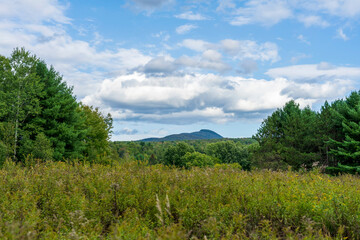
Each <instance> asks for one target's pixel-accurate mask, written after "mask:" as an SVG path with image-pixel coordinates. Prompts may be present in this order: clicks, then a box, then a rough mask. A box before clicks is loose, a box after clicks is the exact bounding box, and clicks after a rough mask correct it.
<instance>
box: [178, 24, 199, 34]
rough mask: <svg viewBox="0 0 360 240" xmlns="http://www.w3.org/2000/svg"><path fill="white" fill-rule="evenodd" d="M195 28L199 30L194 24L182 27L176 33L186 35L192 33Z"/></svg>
mask: <svg viewBox="0 0 360 240" xmlns="http://www.w3.org/2000/svg"><path fill="white" fill-rule="evenodd" d="M195 28H197V26H196V25H193V24H185V25H181V26H179V27H177V28H176V33H177V34H186V33H188V32H190V31H191V30H193V29H195Z"/></svg>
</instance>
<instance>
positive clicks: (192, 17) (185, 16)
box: [175, 11, 208, 21]
mask: <svg viewBox="0 0 360 240" xmlns="http://www.w3.org/2000/svg"><path fill="white" fill-rule="evenodd" d="M175 17H176V18H180V19H185V20H192V21H201V20H208V18H207V17H205V16H203V15H201V14H200V13H193V12H192V11H187V12H184V13H181V14H178V15H175Z"/></svg>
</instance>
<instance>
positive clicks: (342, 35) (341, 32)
mask: <svg viewBox="0 0 360 240" xmlns="http://www.w3.org/2000/svg"><path fill="white" fill-rule="evenodd" d="M336 36H337V37H338V38H341V39H342V40H344V41H347V40H349V37H348V36H347V35H346V34H345V33H344V31H343V29H342V28H339V29H338V30H337V35H336Z"/></svg>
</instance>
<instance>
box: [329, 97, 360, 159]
mask: <svg viewBox="0 0 360 240" xmlns="http://www.w3.org/2000/svg"><path fill="white" fill-rule="evenodd" d="M336 112H337V119H338V121H340V122H341V124H342V132H343V134H344V139H343V140H342V141H341V140H340V141H339V140H335V139H331V140H330V141H329V143H330V144H332V146H333V147H332V149H331V151H330V153H331V154H333V155H334V156H335V157H336V158H337V160H338V162H340V163H342V164H345V165H360V92H352V93H351V94H350V96H349V97H347V98H346V99H345V101H341V102H340V103H338V106H337V109H336Z"/></svg>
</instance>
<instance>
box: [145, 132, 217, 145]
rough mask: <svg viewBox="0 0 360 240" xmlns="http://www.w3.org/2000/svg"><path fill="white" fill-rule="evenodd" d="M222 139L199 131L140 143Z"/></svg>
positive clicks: (213, 133) (215, 134)
mask: <svg viewBox="0 0 360 240" xmlns="http://www.w3.org/2000/svg"><path fill="white" fill-rule="evenodd" d="M222 138H223V137H222V136H221V135H219V134H217V133H216V132H214V131H211V130H208V129H201V130H200V131H198V132H192V133H180V134H172V135H169V136H166V137H163V138H145V139H142V140H140V141H141V142H163V141H181V140H202V139H222Z"/></svg>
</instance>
